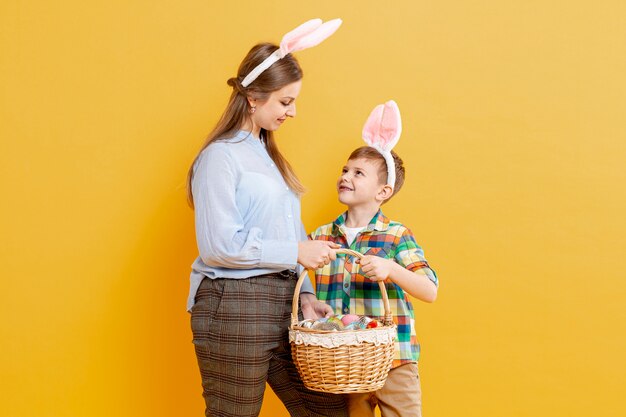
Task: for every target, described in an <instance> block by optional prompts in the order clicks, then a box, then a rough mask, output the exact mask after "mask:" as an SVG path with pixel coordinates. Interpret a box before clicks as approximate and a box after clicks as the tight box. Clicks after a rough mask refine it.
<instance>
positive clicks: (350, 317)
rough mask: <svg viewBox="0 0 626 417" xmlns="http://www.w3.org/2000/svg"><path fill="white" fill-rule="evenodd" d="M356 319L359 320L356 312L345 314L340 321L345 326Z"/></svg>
mask: <svg viewBox="0 0 626 417" xmlns="http://www.w3.org/2000/svg"><path fill="white" fill-rule="evenodd" d="M358 320H359V316H357V315H356V314H346V315H345V316H343V317H342V318H341V322H342V323H343V324H344V325H345V326H347V325H348V324H350V323H353V322H355V321H358Z"/></svg>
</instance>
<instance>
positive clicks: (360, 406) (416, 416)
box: [347, 363, 422, 417]
mask: <svg viewBox="0 0 626 417" xmlns="http://www.w3.org/2000/svg"><path fill="white" fill-rule="evenodd" d="M347 401H348V414H349V415H350V417H374V416H375V414H374V409H375V408H376V406H378V408H380V414H381V416H382V417H421V416H422V389H421V386H420V378H419V373H418V371H417V364H415V363H408V364H405V365H401V366H399V367H397V368H394V369H392V370H391V371H389V375H388V376H387V381H386V382H385V385H384V386H383V387H382V388H381V389H379V390H378V391H375V392H368V393H365V394H350V395H348V396H347Z"/></svg>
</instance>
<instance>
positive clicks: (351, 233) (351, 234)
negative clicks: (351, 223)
mask: <svg viewBox="0 0 626 417" xmlns="http://www.w3.org/2000/svg"><path fill="white" fill-rule="evenodd" d="M343 227H344V229H345V230H346V240H347V241H348V245H352V242H354V239H356V235H357V234H358V233H359V232H360V231H361V230H363V229H365V227H346V226H345V225H344V226H343Z"/></svg>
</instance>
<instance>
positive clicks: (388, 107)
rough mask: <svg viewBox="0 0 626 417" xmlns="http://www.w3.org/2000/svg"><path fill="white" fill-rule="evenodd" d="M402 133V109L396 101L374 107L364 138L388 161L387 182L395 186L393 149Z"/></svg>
mask: <svg viewBox="0 0 626 417" xmlns="http://www.w3.org/2000/svg"><path fill="white" fill-rule="evenodd" d="M401 133H402V120H401V119H400V109H399V108H398V105H397V104H396V102H395V101H393V100H389V101H388V102H386V103H385V104H379V105H378V106H376V107H374V110H372V113H370V116H369V117H368V118H367V121H366V122H365V125H364V126H363V140H364V141H365V143H367V144H368V145H369V146H371V147H372V148H374V149H376V150H377V151H378V152H380V153H381V155H382V156H383V157H384V158H385V162H387V184H388V185H390V186H391V188H394V185H395V183H396V164H395V163H394V162H393V156H392V155H391V150H392V149H393V147H394V146H396V143H398V140H400V134H401Z"/></svg>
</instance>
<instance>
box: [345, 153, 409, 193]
mask: <svg viewBox="0 0 626 417" xmlns="http://www.w3.org/2000/svg"><path fill="white" fill-rule="evenodd" d="M391 156H393V162H394V164H395V166H396V183H395V184H394V185H393V194H391V197H393V196H394V195H396V194H397V193H398V191H400V188H402V184H404V163H403V162H402V159H401V158H400V157H399V156H398V154H397V153H395V152H394V151H391ZM352 159H367V160H368V161H375V162H378V180H379V181H380V183H381V184H387V162H386V161H385V157H384V156H382V155H381V153H380V152H378V151H377V150H376V149H374V148H372V147H371V146H361V147H360V148H357V149H355V150H354V151H352V153H351V154H350V156H349V157H348V161H349V160H352ZM391 197H389V198H388V199H387V200H385V201H383V203H382V204H385V203H386V202H387V201H389V200H391Z"/></svg>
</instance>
